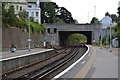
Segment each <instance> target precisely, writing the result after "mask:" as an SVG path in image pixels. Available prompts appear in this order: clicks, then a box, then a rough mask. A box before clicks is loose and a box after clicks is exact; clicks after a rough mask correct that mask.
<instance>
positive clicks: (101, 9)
mask: <svg viewBox="0 0 120 80" xmlns="http://www.w3.org/2000/svg"><path fill="white" fill-rule="evenodd" d="M52 1H53V2H56V3H57V5H58V6H59V7H65V8H67V9H68V11H70V12H71V13H72V16H73V18H74V19H77V20H78V22H79V23H87V22H88V21H89V22H90V21H91V19H92V17H94V16H96V17H97V18H98V19H99V20H101V19H102V18H103V17H104V16H105V13H106V12H109V13H110V14H117V8H118V1H120V0H52ZM95 6H96V7H95ZM94 11H95V12H94ZM94 13H96V14H94Z"/></svg>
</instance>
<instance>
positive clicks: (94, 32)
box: [44, 24, 101, 46]
mask: <svg viewBox="0 0 120 80" xmlns="http://www.w3.org/2000/svg"><path fill="white" fill-rule="evenodd" d="M44 26H45V28H46V38H47V40H48V41H50V42H51V44H52V45H59V46H64V45H66V41H67V37H68V35H70V34H73V33H80V34H84V35H85V36H86V37H87V43H88V44H91V43H92V42H93V41H95V42H97V41H98V40H99V37H100V29H101V24H44Z"/></svg>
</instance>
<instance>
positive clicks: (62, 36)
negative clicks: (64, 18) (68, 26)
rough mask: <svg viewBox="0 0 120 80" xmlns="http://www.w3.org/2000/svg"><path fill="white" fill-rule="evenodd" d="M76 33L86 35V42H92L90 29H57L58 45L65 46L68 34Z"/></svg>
mask: <svg viewBox="0 0 120 80" xmlns="http://www.w3.org/2000/svg"><path fill="white" fill-rule="evenodd" d="M74 33H78V34H83V35H85V36H86V37H87V44H92V31H59V45H60V46H66V45H67V38H68V36H69V35H71V34H74Z"/></svg>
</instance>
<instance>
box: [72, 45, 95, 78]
mask: <svg viewBox="0 0 120 80" xmlns="http://www.w3.org/2000/svg"><path fill="white" fill-rule="evenodd" d="M89 46H90V47H92V46H91V45H89ZM92 48H93V53H92V55H91V57H90V58H89V60H88V62H87V63H86V64H85V65H84V66H83V68H82V69H81V70H80V71H79V72H78V73H77V75H76V76H75V77H74V78H84V77H85V76H86V74H87V73H88V71H89V70H90V68H91V67H92V64H93V63H94V61H95V56H96V49H95V48H94V47H92Z"/></svg>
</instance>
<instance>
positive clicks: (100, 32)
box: [100, 27, 102, 49]
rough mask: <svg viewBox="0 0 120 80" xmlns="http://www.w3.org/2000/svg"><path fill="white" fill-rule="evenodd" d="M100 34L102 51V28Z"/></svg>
mask: <svg viewBox="0 0 120 80" xmlns="http://www.w3.org/2000/svg"><path fill="white" fill-rule="evenodd" d="M100 33H101V42H100V49H102V27H101V30H100Z"/></svg>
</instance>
